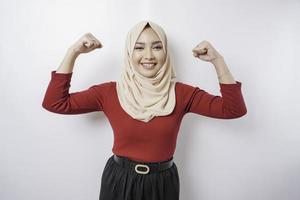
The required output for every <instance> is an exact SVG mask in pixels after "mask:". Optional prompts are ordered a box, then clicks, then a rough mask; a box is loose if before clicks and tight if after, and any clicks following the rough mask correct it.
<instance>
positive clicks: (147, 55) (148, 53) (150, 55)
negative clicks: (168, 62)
mask: <svg viewBox="0 0 300 200" xmlns="http://www.w3.org/2000/svg"><path fill="white" fill-rule="evenodd" d="M144 57H145V59H148V60H152V59H153V58H154V57H153V53H152V50H151V48H146V52H145V55H144Z"/></svg>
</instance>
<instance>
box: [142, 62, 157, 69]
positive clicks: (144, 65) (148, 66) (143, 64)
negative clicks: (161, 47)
mask: <svg viewBox="0 0 300 200" xmlns="http://www.w3.org/2000/svg"><path fill="white" fill-rule="evenodd" d="M141 65H142V66H143V67H144V68H145V69H153V68H154V67H155V66H156V63H141Z"/></svg>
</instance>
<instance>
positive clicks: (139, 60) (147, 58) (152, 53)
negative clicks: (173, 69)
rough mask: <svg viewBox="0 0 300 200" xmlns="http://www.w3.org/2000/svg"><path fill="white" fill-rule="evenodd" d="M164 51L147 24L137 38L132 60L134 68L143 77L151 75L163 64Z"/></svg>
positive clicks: (156, 36) (164, 58)
mask: <svg viewBox="0 0 300 200" xmlns="http://www.w3.org/2000/svg"><path fill="white" fill-rule="evenodd" d="M165 60H166V53H165V52H164V50H163V44H162V42H161V40H160V39H159V37H158V35H157V34H156V33H155V32H154V31H153V29H152V28H151V27H149V26H147V27H146V28H145V29H144V30H143V31H142V33H141V34H140V36H139V38H138V39H137V41H136V43H135V46H134V49H133V53H132V62H133V67H134V69H135V70H136V71H137V72H138V73H139V74H141V75H143V76H145V77H153V76H154V75H155V74H156V73H157V72H158V71H159V69H160V68H161V67H162V66H163V64H164V63H165Z"/></svg>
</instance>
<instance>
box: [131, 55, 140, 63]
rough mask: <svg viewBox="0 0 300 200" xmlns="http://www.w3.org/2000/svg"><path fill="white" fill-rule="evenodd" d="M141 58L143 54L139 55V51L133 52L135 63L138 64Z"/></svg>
mask: <svg viewBox="0 0 300 200" xmlns="http://www.w3.org/2000/svg"><path fill="white" fill-rule="evenodd" d="M140 60H141V55H139V54H138V53H133V54H132V61H133V63H135V64H138V63H139V62H140Z"/></svg>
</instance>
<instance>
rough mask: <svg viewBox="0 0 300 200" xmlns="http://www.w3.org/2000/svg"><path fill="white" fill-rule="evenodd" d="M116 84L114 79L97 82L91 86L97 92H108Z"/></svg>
mask: <svg viewBox="0 0 300 200" xmlns="http://www.w3.org/2000/svg"><path fill="white" fill-rule="evenodd" d="M114 85H115V82H114V81H106V82H102V83H98V84H95V85H93V86H91V88H93V89H95V90H96V92H97V93H107V92H109V91H111V90H112V89H113V86H114Z"/></svg>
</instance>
